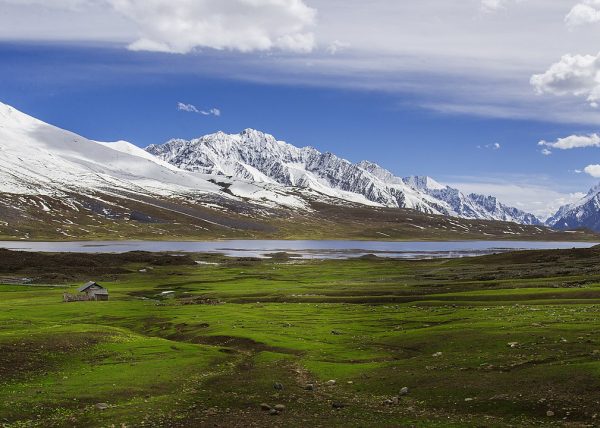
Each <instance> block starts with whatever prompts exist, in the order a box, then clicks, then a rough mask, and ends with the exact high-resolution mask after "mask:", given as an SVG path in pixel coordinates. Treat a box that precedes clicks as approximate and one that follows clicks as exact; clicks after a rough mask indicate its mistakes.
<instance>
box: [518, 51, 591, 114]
mask: <svg viewBox="0 0 600 428" xmlns="http://www.w3.org/2000/svg"><path fill="white" fill-rule="evenodd" d="M530 82H531V84H532V85H533V87H534V88H535V90H536V91H537V93H538V94H545V93H547V94H554V95H574V96H577V97H581V96H584V97H587V101H588V102H589V103H590V105H591V106H592V107H597V106H598V102H599V101H600V54H598V55H571V54H567V55H563V57H562V58H561V59H560V61H559V62H556V63H554V64H552V66H550V68H549V69H548V70H547V71H546V72H545V73H542V74H534V75H533V76H532V77H531V80H530Z"/></svg>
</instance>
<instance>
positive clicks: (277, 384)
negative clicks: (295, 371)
mask: <svg viewBox="0 0 600 428" xmlns="http://www.w3.org/2000/svg"><path fill="white" fill-rule="evenodd" d="M273 388H275V389H276V390H277V391H281V390H283V384H282V383H280V382H275V383H274V384H273Z"/></svg>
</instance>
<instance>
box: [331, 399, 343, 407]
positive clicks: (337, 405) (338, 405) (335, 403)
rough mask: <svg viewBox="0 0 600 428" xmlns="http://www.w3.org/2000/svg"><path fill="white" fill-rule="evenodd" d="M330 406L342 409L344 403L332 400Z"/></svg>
mask: <svg viewBox="0 0 600 428" xmlns="http://www.w3.org/2000/svg"><path fill="white" fill-rule="evenodd" d="M331 407H333V408H334V409H343V408H344V407H346V405H345V404H344V403H340V402H337V401H334V402H333V403H331Z"/></svg>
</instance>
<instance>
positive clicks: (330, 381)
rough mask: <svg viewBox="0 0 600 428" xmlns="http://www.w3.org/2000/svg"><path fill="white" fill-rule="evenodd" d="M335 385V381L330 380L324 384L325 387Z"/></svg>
mask: <svg viewBox="0 0 600 428" xmlns="http://www.w3.org/2000/svg"><path fill="white" fill-rule="evenodd" d="M336 383H337V382H336V381H335V380H333V379H331V380H328V381H327V382H325V385H327V386H333V385H335V384H336Z"/></svg>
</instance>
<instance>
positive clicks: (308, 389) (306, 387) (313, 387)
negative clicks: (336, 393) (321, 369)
mask: <svg viewBox="0 0 600 428" xmlns="http://www.w3.org/2000/svg"><path fill="white" fill-rule="evenodd" d="M304 389H305V390H307V391H314V390H315V386H314V385H313V384H312V383H309V384H307V385H306V386H305V387H304Z"/></svg>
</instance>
